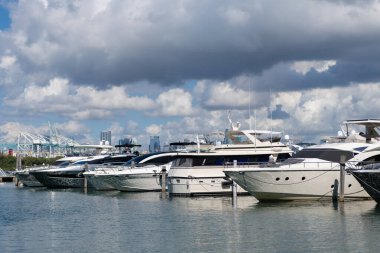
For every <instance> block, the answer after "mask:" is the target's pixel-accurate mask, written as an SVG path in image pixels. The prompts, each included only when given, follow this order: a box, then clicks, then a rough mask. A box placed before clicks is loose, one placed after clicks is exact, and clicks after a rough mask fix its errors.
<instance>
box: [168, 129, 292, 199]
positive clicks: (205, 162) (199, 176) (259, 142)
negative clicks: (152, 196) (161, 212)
mask: <svg viewBox="0 0 380 253" xmlns="http://www.w3.org/2000/svg"><path fill="white" fill-rule="evenodd" d="M280 139H281V133H279V132H271V131H256V130H239V129H238V128H236V127H232V130H230V131H226V133H225V143H224V144H220V145H215V146H214V147H212V148H211V149H210V150H209V151H207V152H193V153H182V154H179V155H178V158H177V159H176V160H175V161H174V163H173V165H172V167H171V169H170V171H169V173H168V184H169V185H168V189H169V194H171V195H185V196H193V195H221V194H231V193H232V181H231V180H230V179H229V178H228V177H226V175H225V174H224V172H223V169H224V166H225V165H226V164H233V161H234V160H236V161H237V162H238V163H240V164H247V163H267V162H268V161H270V160H272V161H282V160H285V159H287V158H289V157H290V156H291V154H292V151H291V149H290V148H289V147H288V146H286V145H285V144H283V143H281V142H280ZM238 193H246V191H245V190H243V189H241V188H239V189H238Z"/></svg>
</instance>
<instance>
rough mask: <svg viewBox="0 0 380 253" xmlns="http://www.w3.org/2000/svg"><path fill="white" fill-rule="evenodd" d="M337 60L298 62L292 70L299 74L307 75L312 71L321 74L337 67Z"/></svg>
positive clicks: (293, 65) (292, 66)
mask: <svg viewBox="0 0 380 253" xmlns="http://www.w3.org/2000/svg"><path fill="white" fill-rule="evenodd" d="M335 65H336V61H335V60H328V61H296V62H294V63H293V64H292V65H291V69H292V70H294V71H296V72H297V73H299V74H302V75H306V74H307V73H308V72H309V71H310V70H311V69H314V70H315V71H317V72H319V73H321V72H325V71H327V70H329V68H330V67H332V66H335Z"/></svg>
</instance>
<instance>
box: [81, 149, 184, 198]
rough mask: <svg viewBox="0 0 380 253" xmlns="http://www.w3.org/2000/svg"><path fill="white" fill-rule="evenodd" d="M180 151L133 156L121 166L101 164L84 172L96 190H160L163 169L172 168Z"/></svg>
mask: <svg viewBox="0 0 380 253" xmlns="http://www.w3.org/2000/svg"><path fill="white" fill-rule="evenodd" d="M177 154H178V152H158V153H150V154H145V155H141V156H138V157H135V158H133V159H132V160H130V161H128V162H127V163H125V164H124V165H121V166H101V167H98V168H95V169H94V170H93V171H88V172H85V173H83V175H84V176H85V177H86V179H87V181H88V183H89V184H91V185H92V186H93V187H94V188H95V189H96V190H120V191H159V190H161V181H160V175H161V172H162V170H163V169H165V170H166V172H167V171H169V170H170V167H171V163H172V161H173V160H174V159H175V158H176V157H177Z"/></svg>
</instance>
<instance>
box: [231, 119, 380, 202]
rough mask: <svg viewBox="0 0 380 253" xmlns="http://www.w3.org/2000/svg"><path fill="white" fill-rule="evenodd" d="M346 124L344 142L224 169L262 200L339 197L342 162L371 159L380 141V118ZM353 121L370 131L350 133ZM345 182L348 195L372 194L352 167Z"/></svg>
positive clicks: (349, 196)
mask: <svg viewBox="0 0 380 253" xmlns="http://www.w3.org/2000/svg"><path fill="white" fill-rule="evenodd" d="M345 124H346V127H347V132H346V135H345V138H341V140H340V141H341V142H340V143H325V144H321V145H315V146H310V147H308V148H305V149H303V150H301V151H299V152H298V153H297V154H295V155H294V156H293V157H292V158H290V159H288V160H286V161H285V162H282V163H273V164H267V165H249V166H241V165H238V166H235V167H232V166H229V167H226V168H225V170H224V173H225V174H226V175H227V176H228V177H230V178H231V179H232V180H234V181H235V182H237V183H238V184H239V185H240V186H241V187H242V188H244V189H245V190H247V191H248V192H249V193H250V194H252V195H253V196H254V197H255V198H257V199H258V200H259V201H273V200H305V199H323V198H330V199H331V198H336V197H337V196H338V189H339V187H338V186H339V179H340V166H341V163H343V164H345V166H346V167H347V166H348V165H350V164H353V163H358V162H360V161H361V160H365V159H368V157H367V155H368V154H370V153H369V152H370V151H373V150H374V149H378V148H379V145H380V144H379V142H378V138H380V135H379V133H378V132H377V131H376V128H377V127H378V126H380V120H354V121H346V122H345ZM350 125H361V126H364V127H365V129H366V131H365V133H356V132H352V133H351V134H349V132H348V126H350ZM364 153H365V154H364ZM344 182H345V185H344V189H345V190H344V194H345V197H346V198H368V197H369V195H368V194H367V193H366V192H365V191H364V189H363V188H362V187H361V185H360V184H359V183H358V182H357V181H356V180H355V178H354V177H353V176H352V175H351V173H349V171H346V174H345V181H344Z"/></svg>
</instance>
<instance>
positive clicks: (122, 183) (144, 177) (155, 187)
mask: <svg viewBox="0 0 380 253" xmlns="http://www.w3.org/2000/svg"><path fill="white" fill-rule="evenodd" d="M109 182H110V183H111V185H112V186H113V187H115V188H116V189H117V190H119V191H125V192H142V191H161V179H160V174H157V173H144V174H121V175H116V176H114V177H113V179H112V181H109Z"/></svg>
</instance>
